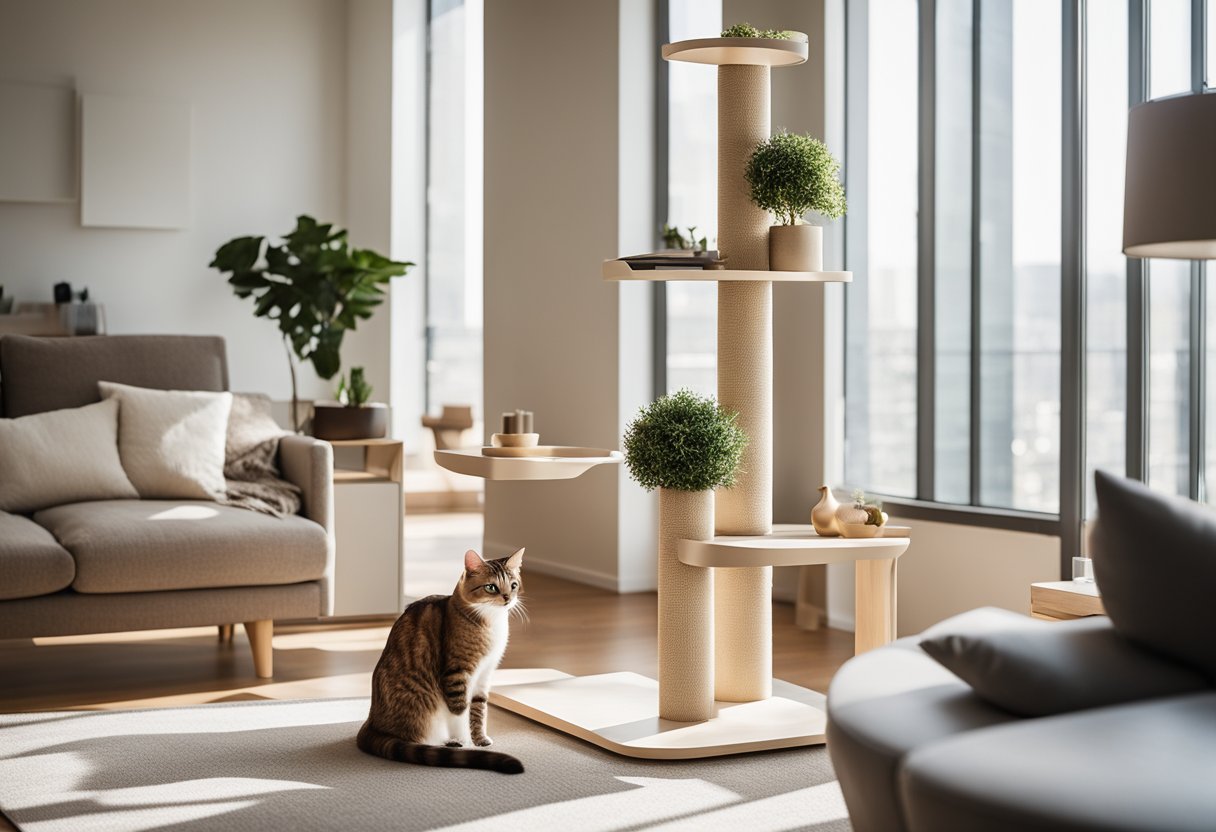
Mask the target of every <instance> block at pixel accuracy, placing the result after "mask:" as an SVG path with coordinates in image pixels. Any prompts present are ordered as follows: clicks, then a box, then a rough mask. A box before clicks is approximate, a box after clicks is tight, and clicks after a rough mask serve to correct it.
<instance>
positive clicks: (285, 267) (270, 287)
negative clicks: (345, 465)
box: [211, 216, 414, 439]
mask: <svg viewBox="0 0 1216 832" xmlns="http://www.w3.org/2000/svg"><path fill="white" fill-rule="evenodd" d="M413 265H414V264H413V263H407V262H401V261H396V260H390V259H389V258H387V257H385V256H383V255H381V254H377V253H376V252H374V251H371V250H369V249H356V248H351V247H350V244H349V243H348V242H347V240H346V231H345V230H342V229H338V230H334V227H333V225H331V224H328V223H318V222H317V221H316V220H315V219H313V218H312V217H309V216H301V217H298V218H297V219H296V228H295V230H294V231H292V232H291V233H290V234H287V235H286V236H284V237H283V240H282V242H281V243H279V244H277V245H275V244H272V243H269V242H267V240H266V238H265V237H237V238H236V239H234V240H229V241H228V242H227V243H224V245H222V246H220V248H219V250H218V251H217V252H216V253H215V259H214V260H212V261H211V268H213V269H218V270H219V271H220V272H223V273H225V274H227V275H229V277H228V283H229V284H231V286H232V290H233V291H234V292H235V293H236V296H237V297H239V298H252V299H253V300H254V308H253V314H254V315H256V316H258V317H259V318H269V319H271V320H273V321H275V322H276V323H277V324H278V327H279V332H280V333H281V334H282V336H283V344H284V347H285V348H286V350H287V363H288V366H289V367H290V369H291V414H292V417H291V418H292V425H293V427H294V428H295V429H296V431H297V432H298V431H299V430H300V429H301V423H302V421H303V420H302V419H301V418H300V412H299V411H300V408H299V392H298V389H297V386H296V361H297V360H298V361H307V362H309V363H311V364H312V366H313V369H315V370H316V372H317V375H318V376H320V377H321V378H323V379H331V378H333V377H334V376H335V375H337V373H338V370H339V369H340V368H341V366H342V359H341V350H342V339H343V337H344V336H345V335H346V333H347V332H353V331H354V330H355V329H356V327H358V325H359V321H363V320H367V319H368V318H370V317H371V316H372V313H373V312H374V311H375V309H376V307H377V306H379V305H380V304H381V303H382V302H383V301H384V293H385V287H386V286H387V285H388V282H389V281H390V280H392V279H393V278H394V277H397V276H398V275H403V274H405V273H406V272H407V271H409V269H410V268H411V267H413ZM351 375H352V378H351V381H350V384H349V385H345V384H344V387H348V389H349V388H353V386H354V384H355V378H354V375H355V374H354V371H353V370H352V372H351ZM362 376H363V373H362V370H360V371H359V374H358V378H359V380H360V382H361V385H360V386H361V390H362V392H361V393H360V394H359V396H363V399H362V400H361V401H359V405H360V406H362V405H366V404H367V402H366V400H365V399H366V396H370V391H371V388H370V386H367V385H366V383H365V382H363V379H362ZM364 393H365V394H366V396H364V395H363V394H364ZM327 408H328V409H330V410H338V411H348V412H346V413H345V414H338V415H335V414H328V413H323V410H325V409H327ZM360 409H361V407H358V408H347V407H345V406H344V405H341V404H338V405H322V404H318V405H316V407H315V408H314V411H315V414H314V430H313V432H314V434H315V435H316V436H317V438H319V439H350V438H373V437H377V436H383V435H384V434H385V431H386V429H387V424H388V420H387V418H386V413H387V410H386V408H384V407H383V406H380V407H379V408H376V409H378V410H380V411H381V413H380V414H379V419H378V420H376V419H374V418H370V415H369V413H367V412H364V413H362V414H360V413H359V412H358V411H359V410H360ZM371 409H372V408H368V410H369V411H370V410H371ZM352 414H354V415H352ZM359 419H364V420H366V421H367V423H368V424H367V426H366V427H365V428H362V429H363V430H368V431H373V432H371V433H367V434H365V435H364V436H360V437H352V436H350V435H349V433H350V425H349V423H350V422H351V421H358V420H359ZM331 425H340V426H345V427H343V428H342V429H341V430H340V431H339V432H340V433H342V434H343V435H325V433H326V430H327V426H331ZM377 431H378V432H377Z"/></svg>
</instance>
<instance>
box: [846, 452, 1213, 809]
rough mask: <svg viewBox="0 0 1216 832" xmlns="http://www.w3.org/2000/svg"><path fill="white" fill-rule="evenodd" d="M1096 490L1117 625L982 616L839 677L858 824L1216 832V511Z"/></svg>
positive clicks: (1101, 565)
mask: <svg viewBox="0 0 1216 832" xmlns="http://www.w3.org/2000/svg"><path fill="white" fill-rule="evenodd" d="M1097 484H1098V499H1099V506H1100V509H1099V519H1098V523H1097V527H1096V528H1095V531H1094V534H1093V538H1092V540H1093V545H1094V563H1095V566H1096V567H1097V577H1098V583H1099V587H1100V588H1101V590H1102V592H1103V600H1104V603H1105V605H1106V608H1107V610H1108V612H1109V613H1110V618H1107V617H1105V616H1103V617H1094V618H1092V619H1083V620H1080V621H1072V622H1064V623H1059V624H1052V623H1044V622H1033V621H1029V620H1026V619H1022V618H1021V617H1019V616H1016V615H1014V614H1012V613H1008V612H1005V611H999V610H977V611H973V612H971V613H965V614H964V615H963V616H958V617H956V618H955V619H951V620H948V621H945V622H942V623H941V624H938V625H936V626H935V627H933V628H931V629H930V630H929V631H927V632H926V633H924V634H922V635H920V636H916V637H912V638H905V639H901V640H898V641H896V642H894V643H892V644H890V645H887V646H886V647H883V648H881V649H878V650H874V651H871V652H869V653H865V654H863V655H860V656H857V657H855V658H854V659H852V660H850V661H849V662H847V663H845V665H844V666H843V667H842V668H841V670H840V672H839V673H838V674H837V675H836V677H835V678H834V679H833V681H832V685H831V688H830V690H829V692H828V731H827V739H828V749H829V751H830V753H831V757H832V762H833V764H834V765H835V767H836V772H837V775H838V777H839V780H840V785H841V789H842V790H843V792H844V796H845V800H846V802H847V803H848V807H849V813H850V817H851V820H852V823H853V827H854V829H856V830H857V832H901V830H909V832H921V830H934V832H951V831H952V830H985V832H1004V830H1009V832H1012V830H1025V829H1034V830H1053V831H1054V832H1064V831H1065V830H1068V831H1069V832H1077V831H1078V830H1088V831H1091V832H1092V831H1093V830H1154V831H1155V832H1170V831H1171V830H1178V831H1179V832H1183V831H1187V830H1196V831H1198V830H1214V829H1216V686H1214V685H1213V681H1214V679H1216V673H1214V672H1213V667H1214V666H1216V665H1214V664H1213V658H1214V657H1216V643H1214V640H1216V604H1213V603H1212V601H1211V595H1212V590H1213V589H1214V588H1216V513H1213V512H1211V511H1210V510H1209V509H1206V508H1200V507H1198V506H1195V505H1194V504H1190V505H1187V504H1186V503H1185V502H1184V501H1179V500H1176V499H1173V498H1166V497H1162V496H1159V495H1155V494H1150V493H1149V492H1148V491H1147V489H1145V488H1144V487H1143V486H1141V485H1139V484H1137V483H1131V482H1130V481H1126V480H1122V481H1121V480H1119V479H1118V478H1113V477H1110V476H1108V475H1103V474H1101V473H1100V474H1099V476H1098V483H1097ZM1185 559H1189V562H1187V563H1186V564H1184V563H1183V561H1184V560H1185ZM1180 578H1184V580H1180ZM935 657H936V658H935ZM946 665H949V666H950V667H951V669H947V667H946ZM956 672H957V673H958V675H956ZM964 679H966V681H964Z"/></svg>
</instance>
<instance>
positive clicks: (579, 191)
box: [484, 0, 656, 590]
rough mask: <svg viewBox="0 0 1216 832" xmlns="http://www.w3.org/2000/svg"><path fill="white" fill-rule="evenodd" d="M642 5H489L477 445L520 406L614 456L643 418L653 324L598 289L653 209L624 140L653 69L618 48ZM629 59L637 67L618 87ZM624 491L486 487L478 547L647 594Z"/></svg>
mask: <svg viewBox="0 0 1216 832" xmlns="http://www.w3.org/2000/svg"><path fill="white" fill-rule="evenodd" d="M649 5H650V4H649V3H646V2H632V1H631V0H621V2H620V3H617V2H611V3H609V2H604V3H569V2H563V0H509V1H508V0H495V2H490V3H486V5H485V49H486V53H485V71H486V75H485V97H486V110H485V130H486V133H485V296H484V298H485V300H484V302H485V403H486V405H485V406H486V423H487V433H489V432H493V430H494V426H495V425H496V424H497V422H498V414H501V413H502V412H503V411H506V410H513V409H515V408H525V409H528V410H532V411H534V412H535V413H536V427H537V430H538V431H539V433H540V434H541V441H542V442H544V443H546V444H569V445H586V446H592V447H600V448H617V447H619V446H620V437H621V432H622V430H623V427H624V425H623V422H622V418H623V414H625V413H631V412H632V411H633V409H634V406H635V405H636V404H637V403H640V402H632V401H630V399H631V397H633V396H635V395H637V391H638V390H639V389H642V390H645V389H648V388H647V384H648V381H647V376H646V374H647V373H648V372H649V365H648V363H646V362H645V360H644V359H645V352H644V351H638V350H634V349H632V348H631V347H632V346H634V345H635V344H636V342H640V341H644V340H647V339H649V335H650V332H649V318H648V317H646V316H645V313H644V310H642V311H641V317H640V319H637V320H634V319H632V318H631V317H630V316H631V314H634V313H638V312H639V309H640V306H639V304H638V303H636V301H638V300H639V298H638V297H637V296H636V293H631V294H623V293H622V291H621V287H619V286H617V285H616V284H613V283H605V282H604V281H603V280H602V279H601V278H600V263H601V261H602V260H605V259H608V258H612V257H616V256H617V255H618V254H620V253H621V251H620V247H621V245H622V244H623V243H624V244H627V243H628V242H630V241H632V240H633V235H634V234H636V227H635V226H634V225H633V223H632V222H630V221H629V220H628V217H629V216H630V214H629V212H630V211H632V212H635V213H640V212H645V211H647V210H649V204H650V201H651V200H650V196H651V193H652V191H651V189H650V187H649V184H648V183H646V182H640V184H638V185H637V187H636V188H629V189H623V188H622V182H623V181H624V178H623V177H625V176H628V178H629V181H630V182H639V180H638V179H637V178H636V177H637V176H638V170H637V168H636V166H637V165H638V164H639V158H638V154H639V153H642V150H641V146H640V145H638V144H637V143H635V142H633V141H631V140H630V137H629V136H628V135H626V138H625V140H624V141H622V135H623V134H625V131H626V127H627V125H628V123H629V121H628V120H629V119H633V118H637V119H640V120H641V121H640V123H638V128H637V129H638V130H640V131H647V132H646V134H647V135H649V132H648V131H649V128H648V127H647V124H648V117H647V116H646V111H647V108H648V107H649V106H650V105H649V102H648V100H647V98H646V95H645V93H644V91H643V87H644V79H645V75H644V74H643V75H640V76H639V75H638V74H637V73H638V72H640V71H644V67H645V65H648V64H650V63H651V62H653V59H654V56H653V52H652V51H651V49H646V48H636V49H630V48H626V47H627V46H628V44H630V43H632V42H633V41H634V38H635V37H637V31H638V29H639V27H641V24H640V23H639V25H638V26H634V25H630V26H628V27H626V28H625V31H624V33H623V34H622V27H621V15H622V14H624V15H626V16H627V17H628V18H629V19H631V20H634V21H635V22H638V21H641V20H644V19H649V18H648V17H645V16H646V15H652V14H653V12H651V11H650V10H649ZM632 15H642V17H630V16H632ZM622 52H624V53H626V54H625V55H624V56H622ZM630 52H632V56H630V55H629V54H628V53H630ZM630 60H631V61H636V62H640V63H637V64H633V65H631V66H629V67H628V69H627V70H624V71H623V69H622V67H623V63H622V62H623V61H630ZM639 68H640V69H639ZM639 78H640V79H642V80H639ZM622 83H623V84H625V85H626V88H627V89H629V90H631V91H632V92H631V94H630V95H628V96H625V95H623V94H621V93H622V90H621V84H622ZM622 160H624V164H626V165H629V166H630V170H629V171H627V172H626V173H622V171H621V166H622ZM643 179H644V177H643ZM622 190H626V191H627V193H625V194H624V195H622V193H621V191H622ZM629 192H632V193H629ZM625 199H629V200H630V204H629V205H625V204H623V200H625ZM623 218H626V219H624V220H623ZM645 222H646V220H645V219H643V223H645ZM630 310H633V312H632V313H631V311H630ZM624 477H626V474H625V472H624V471H623V469H622V468H621V467H619V466H601V467H599V468H597V469H595V470H592V471H590V472H588V473H587V474H584V475H583V476H582V477H580V478H578V479H575V480H563V481H556V482H503V483H493V482H491V483H487V487H486V549H487V550H488V551H489V552H490V554H491V555H497V554H500V553H502V552H505V551H507V550H508V549H509V548H510V547H513V546H527V547H528V555H527V557H526V562H528V563H529V564H530V566H531V568H532V569H534V570H538V571H546V572H550V573H555V574H560V575H565V576H567V577H570V578H574V579H576V580H582V581H586V582H588V583H592V584H597V585H600V586H605V587H609V588H614V589H626V590H628V589H638V588H641V587H639V586H636V585H632V584H631V582H632V581H633V580H635V579H643V578H644V579H645V580H646V581H647V582H648V583H649V584H650V585H653V581H654V570H653V565H652V564H653V557H654V555H653V550H654V547H655V545H656V544H655V532H654V526H653V518H652V513H651V512H652V509H653V499H652V498H648V497H644V496H642V495H641V494H640V493H637V492H636V486H633V485H632V484H623V483H622V478H624ZM628 489H635V491H632V492H631V491H628ZM623 495H627V496H623ZM629 503H634V504H636V505H635V506H634V508H628V509H627V510H622V508H621V507H622V506H626V505H627V504H629ZM641 559H645V560H644V561H642V560H641ZM635 560H638V561H639V562H642V563H644V565H642V566H638V565H637V564H636V563H635ZM647 567H649V568H647Z"/></svg>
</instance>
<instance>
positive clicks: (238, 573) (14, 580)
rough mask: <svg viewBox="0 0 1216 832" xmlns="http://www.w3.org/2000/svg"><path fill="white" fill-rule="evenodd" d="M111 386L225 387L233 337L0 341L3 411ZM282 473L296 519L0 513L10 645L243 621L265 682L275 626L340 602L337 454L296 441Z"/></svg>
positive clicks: (78, 507)
mask: <svg viewBox="0 0 1216 832" xmlns="http://www.w3.org/2000/svg"><path fill="white" fill-rule="evenodd" d="M102 380H104V381H116V382H120V383H123V384H130V385H135V386H139V387H152V388H158V389H165V390H170V389H173V390H227V389H228V365H227V360H226V358H225V352H224V341H223V339H222V338H215V337H200V336H150V335H149V336H145V335H131V336H100V337H92V338H29V337H24V336H19V335H12V336H5V337H3V338H0V405H2V409H0V416H3V417H6V418H16V417H20V416H26V415H29V414H33V413H42V412H45V411H49V410H57V409H60V408H66V407H81V406H83V405H86V404H89V403H91V402H95V401H98V400H99V398H100V397H99V395H98V392H97V382H98V381H102ZM120 418H121V417H120ZM279 467H280V469H281V471H282V474H283V477H284V478H285V479H287V480H290V481H291V482H293V483H295V484H296V485H297V486H299V488H300V489H301V491H302V492H303V507H302V509H301V515H300V516H295V517H288V518H283V519H280V518H275V517H271V516H268V515H264V514H258V513H256V512H253V511H247V510H245V509H240V508H232V507H229V506H224V505H220V504H218V503H213V502H204V501H191V500H104V501H97V502H87V503H75V504H70V505H62V506H55V507H53V508H48V509H44V510H42V511H39V512H36V513H35V514H33V515H32V516H24V515H17V514H7V513H4V512H0V639H14V638H33V637H37V636H63V635H78V634H82V633H106V632H125V631H129V630H151V629H159V628H165V627H193V626H204V625H220V626H224V625H228V624H231V623H232V622H244V623H245V629H246V631H247V633H248V634H249V641H250V644H251V645H252V647H253V654H254V665H255V670H256V672H257V675H258V676H260V677H263V678H268V677H270V676H271V675H272V671H273V667H272V654H271V647H270V644H271V635H272V632H273V621H274V620H275V619H310V618H316V617H318V616H322V615H327V614H329V613H330V612H331V610H332V607H333V584H332V576H333V568H334V543H333V492H332V485H331V484H332V482H333V450H332V448H331V447H330V445H329V444H328V443H327V442H322V441H319V440H316V439H313V438H311V437H305V436H286V437H284V438H283V439H282V440H280V443H279ZM0 476H3V472H0Z"/></svg>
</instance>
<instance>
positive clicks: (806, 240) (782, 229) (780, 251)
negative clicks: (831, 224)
mask: <svg viewBox="0 0 1216 832" xmlns="http://www.w3.org/2000/svg"><path fill="white" fill-rule="evenodd" d="M768 267H769V268H770V269H772V270H773V271H779V272H820V271H822V270H823V228H822V227H821V226H818V225H774V226H772V227H771V228H769V230H768Z"/></svg>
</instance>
